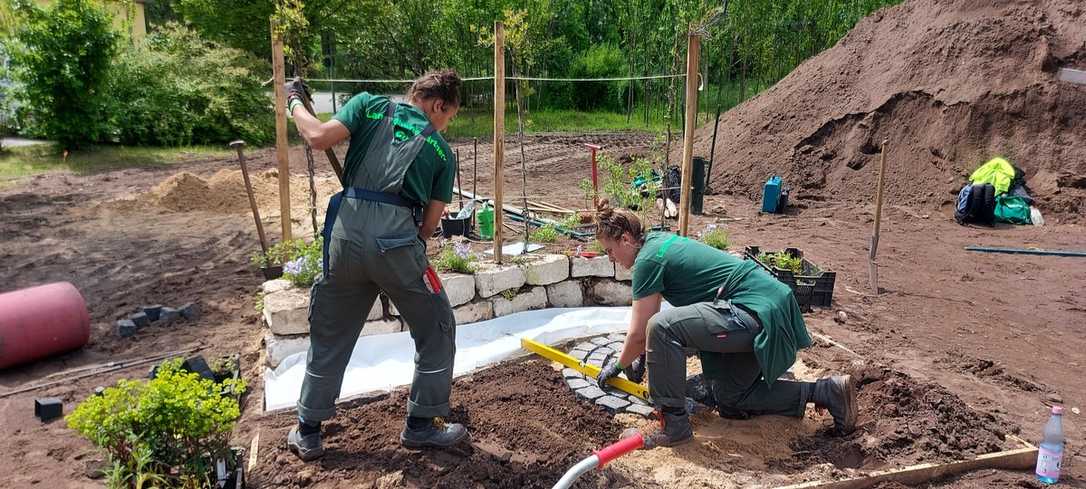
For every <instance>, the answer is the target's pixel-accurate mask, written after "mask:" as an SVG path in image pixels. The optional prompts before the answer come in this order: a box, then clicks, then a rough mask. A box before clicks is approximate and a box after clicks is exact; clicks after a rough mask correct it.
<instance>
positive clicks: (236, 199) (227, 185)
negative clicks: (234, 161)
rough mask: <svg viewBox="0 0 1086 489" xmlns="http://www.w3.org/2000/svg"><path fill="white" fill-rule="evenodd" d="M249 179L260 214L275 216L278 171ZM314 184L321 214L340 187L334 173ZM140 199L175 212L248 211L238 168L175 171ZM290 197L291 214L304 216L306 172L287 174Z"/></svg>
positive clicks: (306, 194)
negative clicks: (207, 173)
mask: <svg viewBox="0 0 1086 489" xmlns="http://www.w3.org/2000/svg"><path fill="white" fill-rule="evenodd" d="M249 180H250V182H251V183H252V186H253V195H254V196H255V197H256V201H257V206H259V207H260V209H261V215H262V216H264V217H271V216H278V215H279V173H278V172H277V171H276V170H274V169H271V170H265V171H262V172H257V173H251V174H250V175H249ZM316 187H317V209H318V213H321V214H323V211H324V206H325V205H326V204H327V202H328V197H329V196H331V195H332V193H334V192H336V191H338V190H339V188H338V187H339V183H338V181H336V179H335V178H333V177H327V176H325V177H317V179H316ZM140 200H142V201H143V202H146V203H150V204H152V205H156V206H159V207H162V208H164V209H167V210H171V211H175V212H192V211H204V212H214V213H225V214H229V213H247V212H249V197H248V196H247V195H246V194H245V181H244V179H243V177H242V175H241V171H240V170H227V169H223V170H219V171H218V172H216V173H215V174H213V175H211V176H210V177H208V178H206V179H204V178H201V177H200V176H197V175H194V174H192V173H188V172H182V173H178V174H175V175H172V176H170V177H169V178H167V179H166V180H163V181H162V182H161V183H159V184H158V185H156V186H155V187H154V188H152V189H151V191H150V192H148V193H146V194H144V195H143V196H142V197H141V199H140ZM290 201H291V209H292V217H294V218H298V217H299V216H302V217H304V215H303V214H300V212H305V213H308V209H309V206H310V191H309V180H308V179H307V178H306V177H305V176H301V175H298V176H293V175H292V176H291V177H290ZM305 215H308V214H305Z"/></svg>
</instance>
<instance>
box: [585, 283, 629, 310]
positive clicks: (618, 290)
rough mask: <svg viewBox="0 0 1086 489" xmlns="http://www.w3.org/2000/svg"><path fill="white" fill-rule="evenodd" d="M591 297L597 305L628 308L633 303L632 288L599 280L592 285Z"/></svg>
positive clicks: (627, 285) (623, 284)
mask: <svg viewBox="0 0 1086 489" xmlns="http://www.w3.org/2000/svg"><path fill="white" fill-rule="evenodd" d="M592 296H593V298H594V299H595V302H596V303H597V304H602V305H605V306H628V305H630V303H632V302H633V288H632V287H630V286H629V284H625V283H622V282H615V281H613V280H601V281H599V282H596V283H595V284H594V285H592Z"/></svg>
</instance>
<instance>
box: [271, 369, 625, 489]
mask: <svg viewBox="0 0 1086 489" xmlns="http://www.w3.org/2000/svg"><path fill="white" fill-rule="evenodd" d="M452 392H453V393H452V400H451V401H452V405H453V412H452V416H450V419H449V421H453V422H459V423H464V424H465V425H466V426H467V427H468V429H469V430H470V431H471V434H472V444H471V446H470V447H465V448H463V449H462V450H460V451H449V452H443V451H440V450H426V451H421V452H419V451H410V450H406V449H404V448H403V447H401V446H400V444H399V433H400V430H401V429H402V428H403V423H404V416H405V415H406V412H405V405H406V402H407V401H406V393H405V392H404V391H402V390H401V391H398V392H396V393H394V394H393V395H391V396H389V397H388V398H386V399H384V400H381V401H378V402H374V403H371V404H367V405H362V406H354V407H349V408H346V409H342V410H341V413H340V414H339V415H338V416H337V417H336V418H334V420H333V421H331V422H329V423H328V425H327V427H326V431H325V432H326V437H325V449H326V450H327V454H326V455H325V456H324V458H322V459H321V460H320V461H319V462H316V463H314V464H309V465H307V464H304V463H302V462H300V461H299V460H298V459H297V458H296V457H294V456H293V455H291V454H289V453H286V451H285V450H278V449H276V450H267V451H263V452H261V453H262V454H263V455H264V457H263V458H264V460H262V462H261V464H260V466H261V469H259V470H258V473H257V474H254V475H253V476H254V478H255V481H256V482H258V483H259V485H260V487H306V486H317V487H326V485H327V487H348V486H349V487H418V488H423V487H425V488H449V489H452V488H457V489H459V488H465V487H472V488H518V489H520V488H544V487H551V485H552V484H554V482H555V481H557V480H558V479H559V478H560V477H561V476H562V473H563V472H565V470H566V469H567V468H568V467H569V466H571V465H572V464H574V463H576V462H577V461H579V460H580V459H582V458H584V457H585V456H587V455H589V454H591V453H592V450H594V449H597V448H599V447H600V446H602V445H603V444H605V443H606V442H609V441H613V440H616V439H617V438H618V435H619V433H620V431H621V426H620V425H619V424H617V423H615V422H613V421H612V419H611V417H610V416H609V415H608V414H607V413H606V412H604V411H602V410H598V409H592V408H590V407H587V406H585V405H583V404H580V403H578V402H577V401H576V400H575V398H574V397H573V396H572V395H570V393H569V391H568V389H566V388H565V383H564V381H563V379H562V377H561V376H560V375H558V374H557V372H555V371H554V370H553V369H552V368H551V367H550V366H548V365H547V364H546V363H544V362H541V361H526V362H512V363H507V364H503V365H499V366H497V367H494V368H490V369H486V370H483V371H481V372H479V373H476V374H474V375H472V376H471V377H466V378H462V379H458V380H457V381H456V382H455V385H454V387H453V391H452ZM280 418H281V421H283V423H282V427H283V429H282V435H283V436H285V434H286V427H288V426H290V425H291V423H293V422H295V421H294V420H295V419H296V418H294V417H293V416H290V415H283V416H281V417H280ZM276 435H279V433H276ZM277 448H278V447H277ZM598 477H599V479H600V480H599V481H598V482H599V483H600V485H599V486H598V487H622V486H623V485H625V483H626V482H627V481H623V480H613V479H615V478H616V477H618V478H619V479H621V477H620V476H617V475H615V474H612V473H608V472H603V473H599V475H598ZM595 478H596V477H593V476H586V477H584V478H583V479H585V481H591V482H593V485H591V487H597V486H596V485H594V483H595V482H597V481H595V480H593V479H595ZM577 487H590V486H589V485H588V484H583V485H578V486H577Z"/></svg>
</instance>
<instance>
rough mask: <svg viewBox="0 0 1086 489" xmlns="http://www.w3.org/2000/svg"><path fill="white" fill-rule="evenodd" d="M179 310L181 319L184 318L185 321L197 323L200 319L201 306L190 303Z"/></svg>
mask: <svg viewBox="0 0 1086 489" xmlns="http://www.w3.org/2000/svg"><path fill="white" fill-rule="evenodd" d="M177 310H178V311H180V312H181V317H183V318H185V319H187V320H189V321H195V320H197V319H200V305H199V304H194V303H192V302H189V303H188V304H185V305H183V306H181V307H179V308H177Z"/></svg>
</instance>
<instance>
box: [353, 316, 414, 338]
mask: <svg viewBox="0 0 1086 489" xmlns="http://www.w3.org/2000/svg"><path fill="white" fill-rule="evenodd" d="M406 330H407V325H406V324H404V325H402V327H401V325H400V320H399V319H389V320H387V321H366V324H364V325H362V334H360V335H359V336H372V335H377V334H389V333H399V332H400V331H406Z"/></svg>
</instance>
